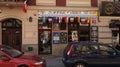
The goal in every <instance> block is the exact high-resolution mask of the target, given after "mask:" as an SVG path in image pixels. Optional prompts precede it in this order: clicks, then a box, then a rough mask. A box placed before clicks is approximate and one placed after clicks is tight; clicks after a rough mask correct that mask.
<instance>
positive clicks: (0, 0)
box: [0, 0, 24, 2]
mask: <svg viewBox="0 0 120 67" xmlns="http://www.w3.org/2000/svg"><path fill="white" fill-rule="evenodd" d="M0 2H24V0H0Z"/></svg>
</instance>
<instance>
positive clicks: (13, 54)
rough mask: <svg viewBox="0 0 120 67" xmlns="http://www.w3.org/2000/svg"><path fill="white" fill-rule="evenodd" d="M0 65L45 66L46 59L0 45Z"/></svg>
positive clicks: (0, 66) (2, 66)
mask: <svg viewBox="0 0 120 67" xmlns="http://www.w3.org/2000/svg"><path fill="white" fill-rule="evenodd" d="M0 67H46V61H45V60H44V59H43V58H42V57H40V56H38V55H35V54H28V53H27V54H26V53H24V52H21V51H18V50H16V49H13V48H11V47H8V46H3V45H0Z"/></svg>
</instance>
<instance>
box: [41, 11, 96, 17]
mask: <svg viewBox="0 0 120 67" xmlns="http://www.w3.org/2000/svg"><path fill="white" fill-rule="evenodd" d="M96 12H97V11H96ZM41 16H96V14H95V13H93V12H92V11H39V17H41Z"/></svg>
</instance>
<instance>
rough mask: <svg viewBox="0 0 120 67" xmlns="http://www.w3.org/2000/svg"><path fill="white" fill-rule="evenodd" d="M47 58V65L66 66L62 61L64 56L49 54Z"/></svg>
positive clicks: (50, 66) (49, 66)
mask: <svg viewBox="0 0 120 67" xmlns="http://www.w3.org/2000/svg"><path fill="white" fill-rule="evenodd" d="M43 57H44V56H43ZM45 59H46V61H47V67H65V66H64V65H63V63H62V57H55V56H48V57H45Z"/></svg>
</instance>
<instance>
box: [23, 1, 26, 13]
mask: <svg viewBox="0 0 120 67" xmlns="http://www.w3.org/2000/svg"><path fill="white" fill-rule="evenodd" d="M23 11H24V12H25V13H26V12H27V0H25V1H24V4H23Z"/></svg>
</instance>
